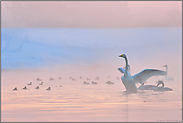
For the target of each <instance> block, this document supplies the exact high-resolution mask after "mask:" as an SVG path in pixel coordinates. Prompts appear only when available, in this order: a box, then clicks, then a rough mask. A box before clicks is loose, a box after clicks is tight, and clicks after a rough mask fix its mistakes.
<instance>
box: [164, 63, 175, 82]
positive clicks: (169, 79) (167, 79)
mask: <svg viewBox="0 0 183 123" xmlns="http://www.w3.org/2000/svg"><path fill="white" fill-rule="evenodd" d="M163 67H166V73H167V74H168V65H164V66H163ZM165 80H166V81H173V80H174V78H173V77H167V75H165Z"/></svg>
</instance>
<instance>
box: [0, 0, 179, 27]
mask: <svg viewBox="0 0 183 123" xmlns="http://www.w3.org/2000/svg"><path fill="white" fill-rule="evenodd" d="M1 26H2V27H59V28H129V27H130V28H133V27H181V26H182V1H2V2H1Z"/></svg>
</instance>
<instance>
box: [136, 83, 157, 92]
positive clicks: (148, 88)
mask: <svg viewBox="0 0 183 123" xmlns="http://www.w3.org/2000/svg"><path fill="white" fill-rule="evenodd" d="M144 83H145V82H144ZM144 83H142V84H141V86H140V87H138V88H137V90H154V89H155V88H157V86H155V85H145V86H144Z"/></svg>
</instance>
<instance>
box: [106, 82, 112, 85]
mask: <svg viewBox="0 0 183 123" xmlns="http://www.w3.org/2000/svg"><path fill="white" fill-rule="evenodd" d="M106 84H108V85H110V84H114V82H111V81H107V82H106Z"/></svg>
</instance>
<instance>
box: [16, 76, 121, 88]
mask: <svg viewBox="0 0 183 123" xmlns="http://www.w3.org/2000/svg"><path fill="white" fill-rule="evenodd" d="M107 78H110V77H109V76H107ZM58 79H62V78H61V77H58ZM69 79H70V80H72V81H77V79H76V78H73V77H69ZM79 79H80V80H79V81H81V79H83V77H81V76H80V77H79ZM117 79H119V77H117ZM36 80H37V81H39V82H40V83H39V85H37V86H36V87H35V89H36V90H39V89H40V86H41V85H43V81H42V79H41V78H37V79H36ZM49 80H50V81H54V80H55V79H54V78H52V77H51V78H50V79H49ZM90 80H91V79H90V78H86V81H84V82H83V84H84V85H89V84H90V83H89V82H87V81H90ZM96 80H99V76H97V77H96V78H95V81H92V82H91V84H92V85H97V82H96ZM106 84H108V85H111V84H114V82H111V81H107V82H106ZM31 85H32V82H29V83H28V84H27V86H31ZM27 86H24V87H23V88H22V89H23V90H27V89H28V87H27ZM56 87H58V86H56ZM59 87H62V86H61V85H60V86H59ZM17 90H18V87H15V88H14V89H13V91H17ZM45 90H51V87H47V88H46V89H45Z"/></svg>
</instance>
